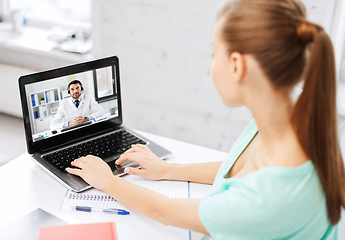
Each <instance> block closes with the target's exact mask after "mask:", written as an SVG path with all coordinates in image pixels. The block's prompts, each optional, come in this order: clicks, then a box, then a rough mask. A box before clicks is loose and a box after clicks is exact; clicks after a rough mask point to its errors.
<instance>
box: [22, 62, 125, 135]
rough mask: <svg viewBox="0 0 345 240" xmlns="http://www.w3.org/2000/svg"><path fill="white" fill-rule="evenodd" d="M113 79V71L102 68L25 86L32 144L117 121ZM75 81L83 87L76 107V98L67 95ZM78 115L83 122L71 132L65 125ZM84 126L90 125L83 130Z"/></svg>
mask: <svg viewBox="0 0 345 240" xmlns="http://www.w3.org/2000/svg"><path fill="white" fill-rule="evenodd" d="M115 76H116V75H115V68H114V67H105V68H100V69H96V70H91V71H86V72H81V73H76V74H72V75H68V76H64V77H59V78H54V79H47V80H45V81H41V82H37V83H32V84H28V85H26V86H25V90H26V97H27V101H28V103H29V104H28V108H29V109H28V112H29V117H30V126H31V130H32V134H33V136H32V137H33V141H34V142H35V141H39V140H42V139H45V138H48V137H52V136H55V135H59V134H63V133H64V132H66V131H73V130H75V129H77V128H79V127H84V126H89V124H96V123H98V122H101V121H106V120H108V119H110V118H115V117H118V116H119V115H118V102H117V93H116V84H115V82H116V81H115ZM74 80H78V81H80V82H81V83H82V87H83V88H82V89H81V91H80V94H81V95H80V99H81V102H80V105H79V104H78V107H77V106H75V102H74V99H73V96H74V97H75V95H73V96H72V91H70V92H69V91H68V90H69V89H68V85H69V83H70V82H72V81H74ZM74 87H76V85H74ZM81 96H82V97H81ZM86 105H87V106H86ZM75 108H78V109H80V111H78V112H77V111H75V110H76V109H75ZM79 115H81V116H82V117H83V118H85V120H84V121H80V122H79V121H76V122H74V124H76V126H73V127H74V128H70V127H71V126H69V125H68V122H69V121H73V119H75V118H76V117H79ZM85 122H88V123H89V124H87V125H83V126H82V124H84V123H85ZM79 125H80V126H79Z"/></svg>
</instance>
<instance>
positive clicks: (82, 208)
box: [75, 206, 130, 215]
mask: <svg viewBox="0 0 345 240" xmlns="http://www.w3.org/2000/svg"><path fill="white" fill-rule="evenodd" d="M75 210H77V211H82V212H103V213H112V214H117V215H128V214H130V212H128V211H126V210H123V209H118V208H104V209H103V208H94V207H86V206H76V207H75Z"/></svg>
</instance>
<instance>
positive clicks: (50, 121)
mask: <svg viewBox="0 0 345 240" xmlns="http://www.w3.org/2000/svg"><path fill="white" fill-rule="evenodd" d="M75 80H78V81H79V83H80V84H79V83H76V84H74V85H73V84H71V85H70V86H69V83H73V82H72V81H75ZM78 87H79V89H80V92H79V93H80V96H79V97H80V98H79V101H80V104H79V105H78V107H77V105H74V104H75V102H74V100H75V99H74V98H76V96H77V95H78V91H79V90H76V89H78ZM19 90H20V96H21V103H22V111H23V119H24V127H25V135H26V143H27V149H28V152H29V154H31V158H32V160H33V161H35V162H36V163H37V164H38V165H39V166H40V167H41V168H43V169H44V170H45V171H46V172H47V173H48V174H50V175H51V176H52V177H53V178H55V179H56V180H57V181H59V182H60V183H61V184H63V185H64V186H65V187H67V188H69V189H71V190H73V191H75V192H81V191H84V190H86V189H88V188H91V186H90V185H88V184H87V183H86V182H85V181H84V180H83V179H82V178H80V177H78V176H75V175H72V174H69V173H67V172H66V171H65V168H66V167H69V166H70V162H71V161H73V160H74V159H76V158H79V157H81V156H85V155H89V154H91V155H95V156H99V157H100V158H102V159H103V160H104V161H105V162H106V163H107V164H108V165H109V166H110V168H111V169H112V171H113V174H114V175H117V176H122V175H125V173H124V168H125V167H128V166H132V167H138V168H140V166H138V165H137V164H136V163H134V162H130V161H127V162H125V163H124V164H122V165H121V166H119V165H115V161H116V160H117V159H118V158H119V156H120V155H121V154H122V153H123V152H125V151H126V150H128V149H129V148H130V147H131V145H132V144H145V145H146V146H147V147H149V148H150V150H151V151H152V152H153V153H155V154H156V155H157V156H158V157H160V158H161V159H165V158H167V157H168V156H170V155H171V154H172V153H171V152H170V151H169V150H167V149H165V148H163V147H161V146H159V145H158V144H156V143H154V142H152V141H151V140H149V139H147V138H145V137H144V136H142V135H140V134H138V133H136V132H135V131H133V130H131V129H130V128H127V127H125V126H123V124H122V105H121V91H120V72H119V59H118V58H117V57H116V56H112V57H107V58H103V59H98V60H94V61H89V62H84V63H80V64H76V65H71V66H66V67H61V68H57V69H52V70H48V71H44V72H39V73H33V74H30V75H25V76H21V77H20V78H19ZM74 94H77V95H74ZM73 103H74V104H73ZM76 117H82V118H81V119H83V118H84V120H82V121H83V122H81V121H79V122H78V124H76V123H75V124H72V126H68V125H70V124H71V122H73V119H75V118H76ZM79 120H80V119H79ZM75 122H76V121H75Z"/></svg>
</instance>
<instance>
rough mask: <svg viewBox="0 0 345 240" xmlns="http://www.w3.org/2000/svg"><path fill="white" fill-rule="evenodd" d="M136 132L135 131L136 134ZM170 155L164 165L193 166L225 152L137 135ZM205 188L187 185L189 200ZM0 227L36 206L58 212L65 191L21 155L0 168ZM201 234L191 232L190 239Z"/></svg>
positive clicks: (199, 185) (197, 195) (220, 155)
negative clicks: (155, 144) (46, 207)
mask: <svg viewBox="0 0 345 240" xmlns="http://www.w3.org/2000/svg"><path fill="white" fill-rule="evenodd" d="M138 132H139V131H138ZM139 133H140V134H142V135H144V136H145V137H148V138H149V139H151V140H152V141H154V142H157V143H159V144H160V145H162V146H163V147H165V148H167V149H169V150H170V151H172V152H173V154H174V155H173V156H172V157H170V158H169V159H167V162H175V163H197V162H209V161H221V160H223V158H224V157H225V155H226V153H224V152H220V151H215V150H212V149H208V148H204V147H199V146H196V145H192V144H188V143H184V142H181V141H176V140H172V139H169V138H164V137H160V136H157V135H153V134H149V133H144V132H139ZM209 188H210V186H208V185H202V184H194V183H193V184H191V196H190V197H191V198H201V197H203V196H204V195H205V194H206V193H207V190H208V189H209ZM0 191H1V195H0V228H1V227H2V226H4V225H6V224H8V223H10V222H12V221H14V220H15V219H17V218H18V217H19V216H21V215H22V213H23V212H27V211H28V210H29V209H32V208H33V207H34V206H36V205H38V204H45V205H48V206H50V207H52V208H54V209H56V210H60V208H61V204H62V201H63V198H64V196H65V194H66V188H65V187H64V186H62V185H61V184H60V183H58V182H57V181H56V180H54V179H53V178H52V177H50V176H49V175H48V174H47V173H46V172H44V171H43V170H42V169H41V168H40V167H39V166H37V165H36V164H35V163H34V162H33V161H32V160H31V159H30V156H29V155H28V154H27V153H25V154H23V155H21V156H19V157H18V158H16V159H14V160H12V161H11V162H9V163H8V164H6V165H4V166H2V167H1V168H0ZM202 236H203V235H202V234H200V233H195V232H192V239H193V240H194V239H198V240H199V239H201V237H202Z"/></svg>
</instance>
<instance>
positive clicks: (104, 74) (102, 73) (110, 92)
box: [93, 67, 117, 102]
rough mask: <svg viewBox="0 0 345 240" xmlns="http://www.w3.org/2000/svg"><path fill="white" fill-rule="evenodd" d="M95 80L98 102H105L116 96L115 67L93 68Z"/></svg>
mask: <svg viewBox="0 0 345 240" xmlns="http://www.w3.org/2000/svg"><path fill="white" fill-rule="evenodd" d="M93 81H94V86H95V98H96V101H97V102H104V101H108V100H111V99H115V98H116V96H117V95H116V88H115V87H116V86H115V70H114V68H113V67H107V68H101V69H97V70H93Z"/></svg>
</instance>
